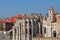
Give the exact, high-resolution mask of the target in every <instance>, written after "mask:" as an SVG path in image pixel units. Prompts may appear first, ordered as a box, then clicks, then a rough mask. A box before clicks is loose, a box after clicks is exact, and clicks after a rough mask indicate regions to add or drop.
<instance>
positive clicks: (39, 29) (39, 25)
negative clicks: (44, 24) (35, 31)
mask: <svg viewBox="0 0 60 40" xmlns="http://www.w3.org/2000/svg"><path fill="white" fill-rule="evenodd" d="M38 26H39V34H40V31H41V30H40V23H39V22H38Z"/></svg>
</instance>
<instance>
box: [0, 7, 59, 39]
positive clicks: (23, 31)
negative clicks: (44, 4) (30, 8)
mask: <svg viewBox="0 0 60 40" xmlns="http://www.w3.org/2000/svg"><path fill="white" fill-rule="evenodd" d="M0 31H1V32H3V34H4V35H5V34H7V35H8V36H7V37H8V38H10V39H11V40H40V39H37V38H53V40H55V39H56V38H57V39H58V38H59V40H60V12H54V8H53V7H50V8H49V9H48V13H47V15H45V16H43V15H42V14H41V13H31V14H29V15H26V14H18V15H16V16H12V17H10V18H2V19H0ZM54 38H55V39H54ZM42 40H43V39H42ZM46 40H48V39H46Z"/></svg>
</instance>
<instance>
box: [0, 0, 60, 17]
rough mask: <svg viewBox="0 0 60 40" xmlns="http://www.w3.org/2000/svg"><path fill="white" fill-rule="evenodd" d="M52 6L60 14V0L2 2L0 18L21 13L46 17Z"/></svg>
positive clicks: (8, 0) (12, 0) (11, 0)
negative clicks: (40, 14) (39, 14)
mask: <svg viewBox="0 0 60 40" xmlns="http://www.w3.org/2000/svg"><path fill="white" fill-rule="evenodd" d="M51 6H53V7H54V9H55V12H60V0H0V18H2V17H11V16H13V15H16V14H20V13H26V14H30V13H42V14H43V15H45V14H46V13H47V12H48V8H49V7H51Z"/></svg>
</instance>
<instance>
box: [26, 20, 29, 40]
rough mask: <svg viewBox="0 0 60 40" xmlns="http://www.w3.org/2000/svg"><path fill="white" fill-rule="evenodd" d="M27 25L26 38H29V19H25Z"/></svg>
mask: <svg viewBox="0 0 60 40" xmlns="http://www.w3.org/2000/svg"><path fill="white" fill-rule="evenodd" d="M27 22H28V23H27V26H26V29H27V39H26V40H29V19H28V20H27Z"/></svg>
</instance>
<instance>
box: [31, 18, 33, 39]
mask: <svg viewBox="0 0 60 40" xmlns="http://www.w3.org/2000/svg"><path fill="white" fill-rule="evenodd" d="M31 25H32V40H33V19H31Z"/></svg>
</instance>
